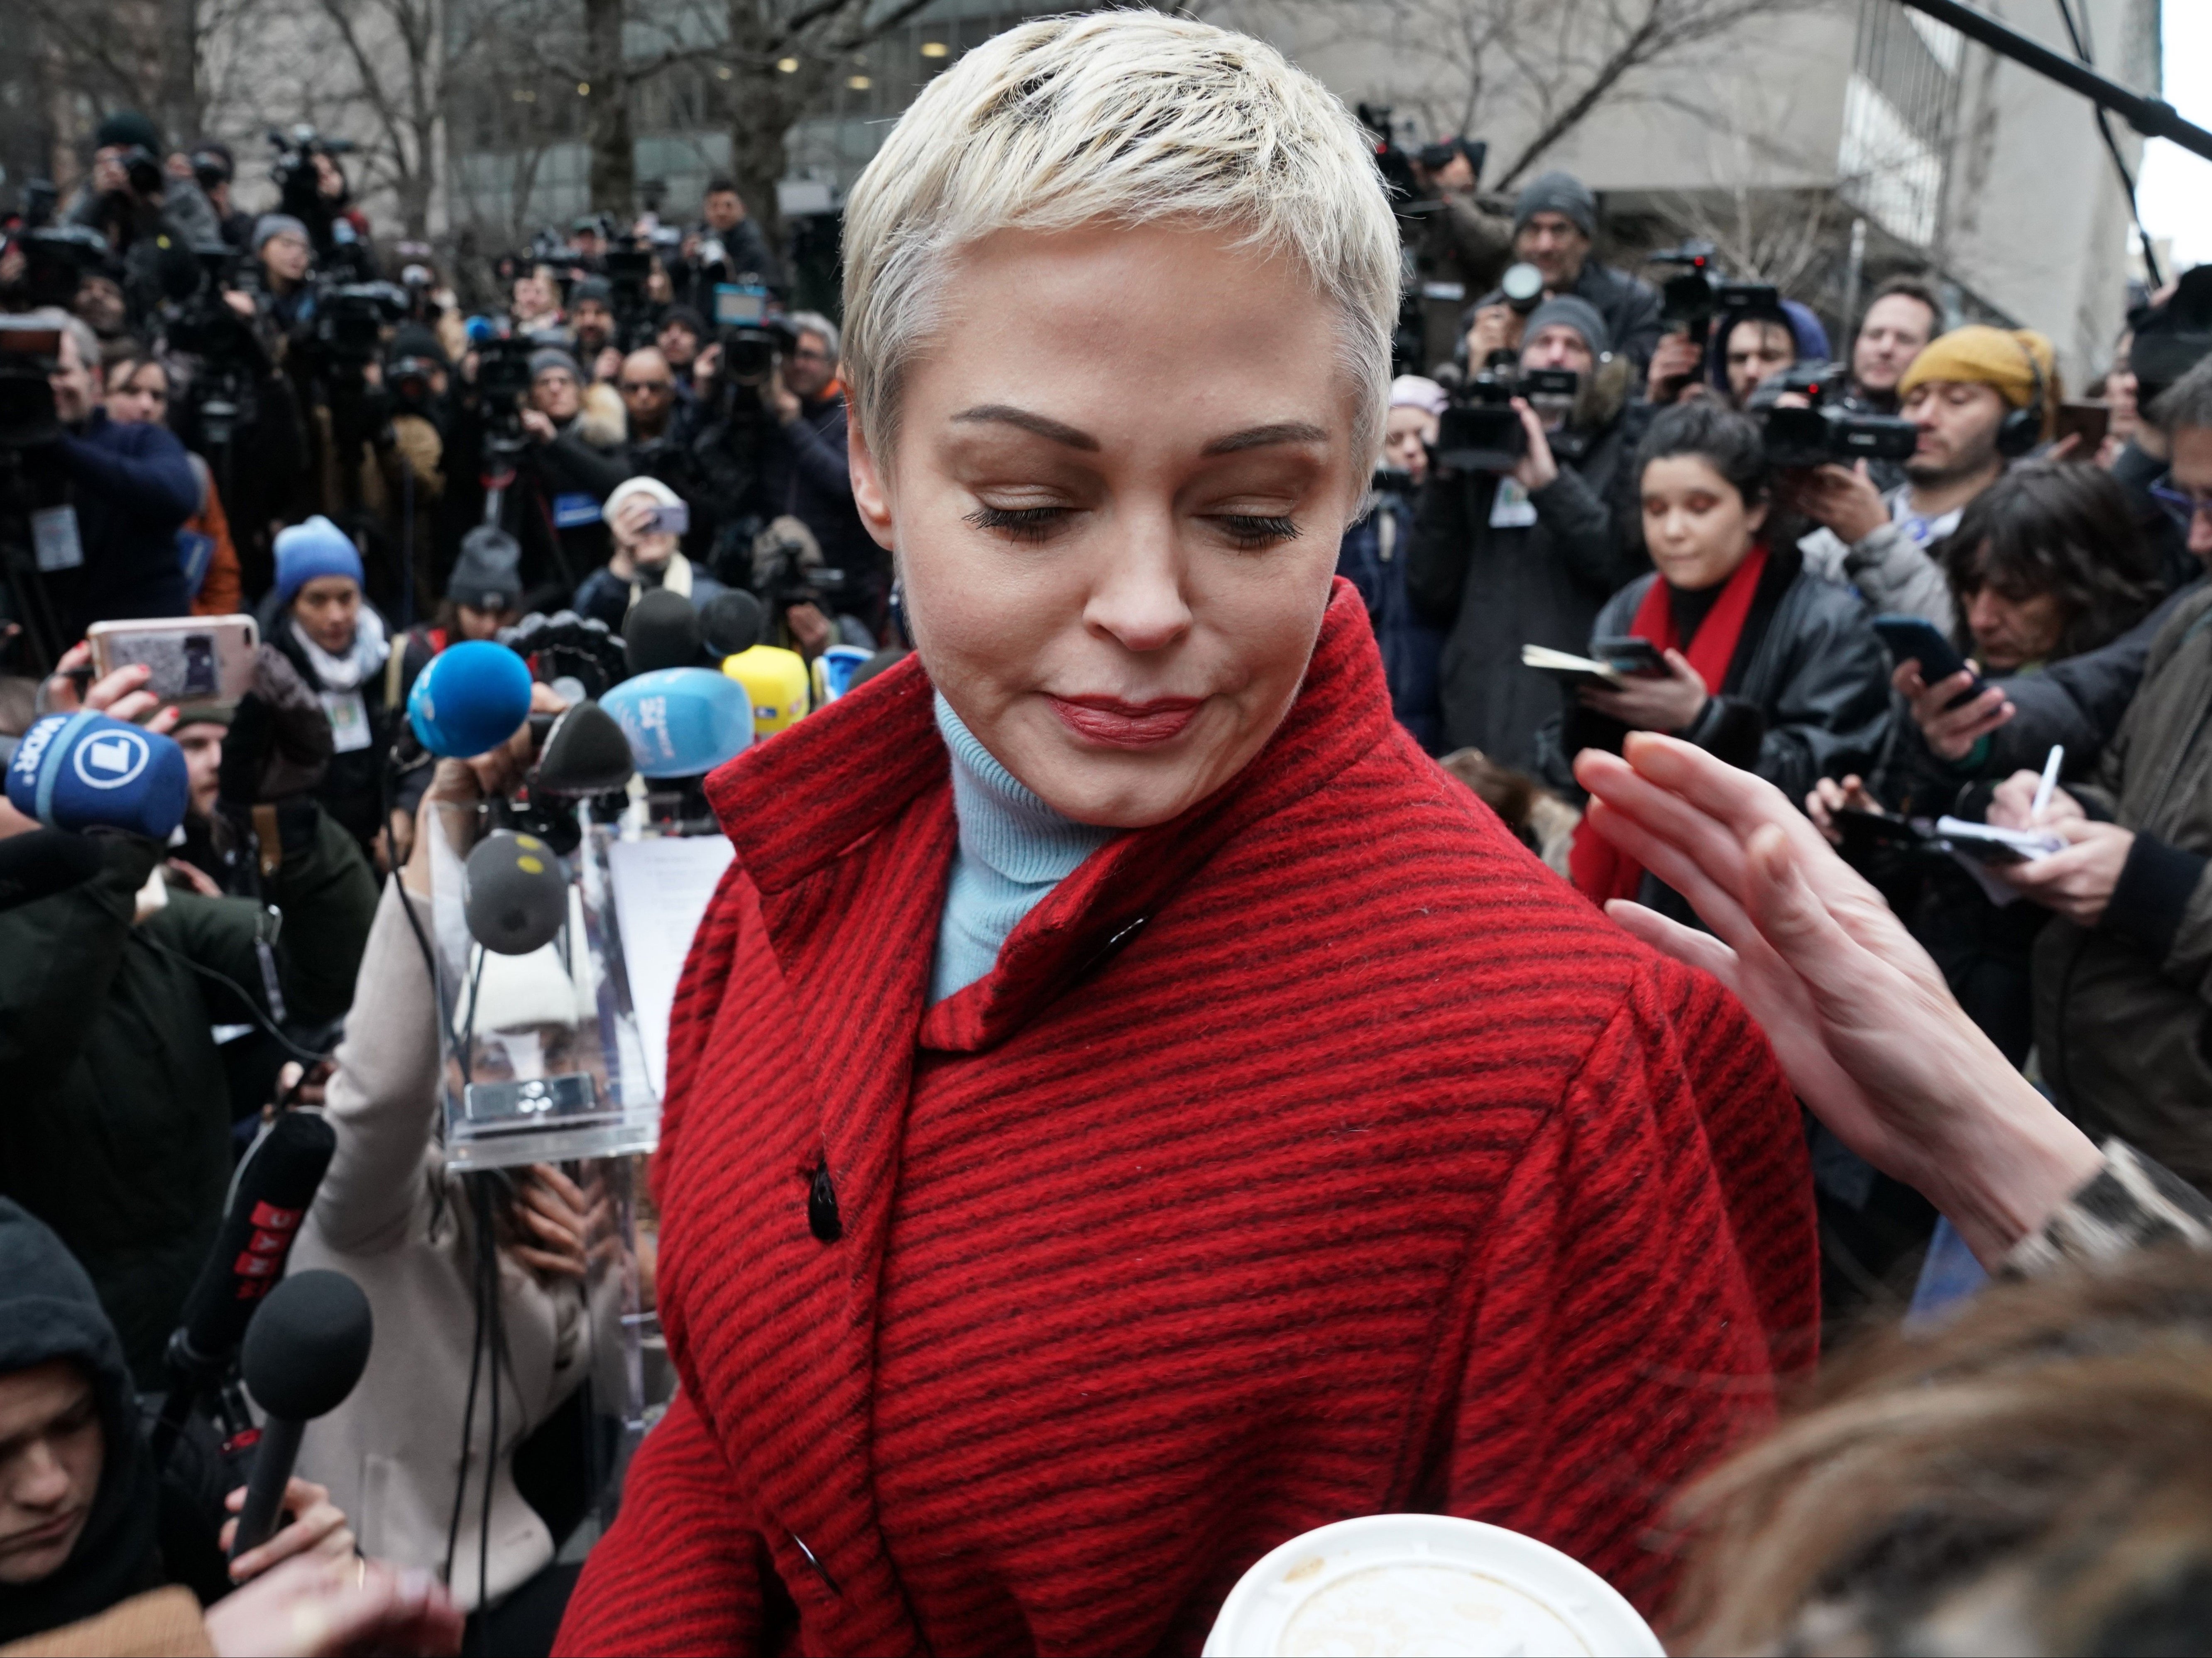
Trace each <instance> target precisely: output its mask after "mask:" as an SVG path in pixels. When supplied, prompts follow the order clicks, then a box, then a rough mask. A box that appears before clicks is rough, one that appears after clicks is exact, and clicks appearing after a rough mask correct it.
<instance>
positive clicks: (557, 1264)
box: [514, 1243, 585, 1278]
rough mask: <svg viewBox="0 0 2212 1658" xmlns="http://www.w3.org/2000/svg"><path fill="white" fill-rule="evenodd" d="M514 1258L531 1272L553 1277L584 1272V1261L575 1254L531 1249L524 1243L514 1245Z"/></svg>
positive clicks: (571, 1276) (576, 1274) (569, 1276)
mask: <svg viewBox="0 0 2212 1658" xmlns="http://www.w3.org/2000/svg"><path fill="white" fill-rule="evenodd" d="M514 1258H515V1260H518V1261H520V1262H521V1263H522V1265H523V1266H527V1267H529V1268H530V1269H531V1270H532V1272H542V1273H544V1274H546V1275H548V1276H550V1277H553V1278H582V1277H583V1276H584V1274H585V1262H584V1261H583V1260H580V1258H578V1257H577V1256H574V1255H570V1254H551V1253H550V1252H549V1251H546V1250H544V1249H533V1248H531V1247H530V1246H529V1245H528V1244H526V1243H518V1244H516V1245H515V1246H514Z"/></svg>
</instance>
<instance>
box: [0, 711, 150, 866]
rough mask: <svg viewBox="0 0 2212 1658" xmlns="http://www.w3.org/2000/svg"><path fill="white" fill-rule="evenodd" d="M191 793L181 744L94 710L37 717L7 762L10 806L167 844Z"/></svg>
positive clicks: (65, 824)
mask: <svg viewBox="0 0 2212 1658" xmlns="http://www.w3.org/2000/svg"><path fill="white" fill-rule="evenodd" d="M190 799H191V780H190V779H189V778H188V777H187V775H186V774H185V751H184V750H182V749H180V748H179V747H178V746H177V745H176V744H175V743H173V742H172V741H171V740H170V739H169V738H166V737H161V736H157V735H155V733H154V732H149V731H142V730H140V729H139V728H138V727H137V726H131V725H126V724H125V723H124V722H123V721H122V720H113V719H111V718H109V717H108V716H107V715H106V714H94V712H93V711H92V710H91V709H89V708H87V709H85V710H83V711H82V712H81V713H77V714H48V715H47V716H46V718H45V719H43V720H38V721H37V722H35V723H34V724H33V726H32V727H31V729H30V730H28V731H27V732H24V733H23V740H22V742H21V744H19V745H18V746H17V748H16V750H15V758H14V759H13V760H11V761H9V762H8V804H9V805H11V806H13V807H15V810H16V811H20V812H21V813H22V814H23V815H24V816H25V817H35V818H37V819H38V820H39V821H40V823H44V824H46V826H47V827H48V828H50V829H125V830H128V831H129V832H130V833H131V834H132V835H145V836H146V837H147V838H148V839H149V840H154V841H166V840H167V839H168V838H169V836H170V835H172V834H173V833H175V831H176V827H177V825H178V824H179V823H183V822H184V821H185V805H186V804H187V803H188V802H189V801H190Z"/></svg>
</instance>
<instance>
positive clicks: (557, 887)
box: [461, 829, 568, 956]
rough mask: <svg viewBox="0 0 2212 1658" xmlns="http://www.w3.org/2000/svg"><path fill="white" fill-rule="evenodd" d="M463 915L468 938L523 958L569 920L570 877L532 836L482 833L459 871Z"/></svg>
mask: <svg viewBox="0 0 2212 1658" xmlns="http://www.w3.org/2000/svg"><path fill="white" fill-rule="evenodd" d="M463 877H464V878H463V881H462V885H461V914H463V916H464V917H465V918H466V920H467V921H468V926H469V937H471V938H474V939H475V940H476V941H477V943H478V944H482V945H483V947H484V948H485V949H486V950H490V951H492V952H493V953H494V954H495V955H499V956H527V955H529V954H530V953H531V951H532V950H540V949H543V948H544V946H545V945H547V944H550V943H552V942H553V938H554V935H556V933H558V932H560V931H561V928H562V925H563V924H564V923H566V922H567V920H568V873H567V872H566V871H565V870H563V869H562V867H561V859H559V857H558V856H556V854H555V853H554V851H553V848H552V847H549V846H547V845H546V844H545V842H544V841H541V840H539V839H538V837H537V836H536V835H518V834H516V833H515V832H514V831H513V829H501V830H500V831H498V833H496V834H494V835H487V836H485V837H484V839H483V841H482V842H481V843H480V844H479V845H478V846H477V849H476V850H475V851H474V852H471V853H470V854H469V860H468V863H467V864H466V865H465V866H464V869H463Z"/></svg>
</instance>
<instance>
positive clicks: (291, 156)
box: [269, 121, 354, 258]
mask: <svg viewBox="0 0 2212 1658" xmlns="http://www.w3.org/2000/svg"><path fill="white" fill-rule="evenodd" d="M269 142H270V143H271V144H273V145H274V146H276V159H275V160H274V161H270V163H269V179H270V183H272V184H274V185H276V193H277V198H278V200H279V201H280V202H281V203H282V204H283V211H284V212H286V213H289V214H290V215H291V216H293V217H294V218H295V219H297V220H298V221H299V222H301V224H304V225H305V226H307V234H308V236H309V238H310V240H313V243H314V247H315V252H316V254H317V255H318V256H319V257H320V258H328V257H329V256H330V252H331V246H332V236H331V205H330V203H329V201H328V200H327V198H325V196H324V195H323V186H322V180H321V179H320V178H319V176H318V174H317V173H316V170H315V164H314V158H315V157H316V156H318V155H325V156H329V157H331V158H332V159H335V158H337V156H340V155H350V154H351V153H352V151H353V149H354V145H353V142H352V141H351V140H350V139H347V138H329V137H324V136H323V135H322V134H321V133H319V132H318V131H315V129H314V128H313V127H312V126H309V125H307V123H305V122H304V121H303V122H301V124H300V125H297V126H295V127H294V128H293V129H292V131H290V132H289V133H286V132H283V131H280V130H279V129H277V128H276V127H270V129H269Z"/></svg>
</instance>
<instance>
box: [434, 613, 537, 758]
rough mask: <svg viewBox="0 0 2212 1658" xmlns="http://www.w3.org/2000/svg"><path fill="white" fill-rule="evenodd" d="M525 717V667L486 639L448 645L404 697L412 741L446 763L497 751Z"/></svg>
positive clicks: (527, 707)
mask: <svg viewBox="0 0 2212 1658" xmlns="http://www.w3.org/2000/svg"><path fill="white" fill-rule="evenodd" d="M529 717H530V665H529V664H528V663H526V662H525V661H524V660H523V659H521V658H520V656H517V655H516V654H515V653H513V651H510V650H509V649H507V647H506V646H504V645H495V644H494V643H493V642H492V641H490V640H489V639H469V640H464V641H461V642H460V643H459V644H458V645H449V646H447V647H446V648H445V649H444V650H442V651H441V652H439V653H437V655H435V656H434V657H432V658H431V659H430V663H429V665H428V667H426V668H424V669H423V670H422V672H421V673H419V674H417V675H416V676H415V689H413V690H411V691H410V692H409V693H408V694H407V722H408V724H410V726H413V727H414V728H415V736H416V740H417V741H419V742H420V743H421V744H422V746H423V747H424V748H426V749H428V750H429V751H430V752H431V753H433V754H435V755H441V756H445V757H446V758H447V759H449V760H466V759H469V758H471V757H472V756H476V755H479V754H484V753H487V752H489V750H493V749H495V748H497V747H498V746H499V745H500V744H502V743H504V742H506V741H507V738H510V737H512V736H513V735H514V733H515V731H516V729H517V728H518V727H519V726H521V724H522V722H523V721H524V720H527V719H528V718H529Z"/></svg>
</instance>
